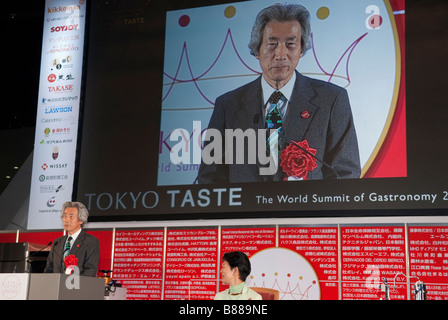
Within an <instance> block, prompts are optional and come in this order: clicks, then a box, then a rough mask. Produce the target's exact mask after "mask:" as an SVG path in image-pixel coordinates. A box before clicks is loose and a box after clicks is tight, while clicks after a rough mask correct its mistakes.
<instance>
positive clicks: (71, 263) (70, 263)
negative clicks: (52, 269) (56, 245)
mask: <svg viewBox="0 0 448 320" xmlns="http://www.w3.org/2000/svg"><path fill="white" fill-rule="evenodd" d="M64 264H65V273H66V274H71V273H72V271H73V269H74V267H76V266H78V258H76V257H75V255H74V254H69V255H68V256H66V257H65V259H64Z"/></svg>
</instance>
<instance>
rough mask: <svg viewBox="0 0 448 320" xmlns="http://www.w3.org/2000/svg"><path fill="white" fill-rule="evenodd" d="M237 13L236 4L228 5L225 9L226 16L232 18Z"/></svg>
mask: <svg viewBox="0 0 448 320" xmlns="http://www.w3.org/2000/svg"><path fill="white" fill-rule="evenodd" d="M235 14H236V8H235V7H234V6H228V7H227V8H226V9H225V10H224V15H225V16H226V18H229V19H230V18H232V17H233V16H234V15H235Z"/></svg>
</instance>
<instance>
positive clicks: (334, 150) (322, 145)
mask: <svg viewBox="0 0 448 320" xmlns="http://www.w3.org/2000/svg"><path fill="white" fill-rule="evenodd" d="M296 75H297V78H296V83H295V85H294V90H293V93H292V95H291V99H290V102H289V105H288V109H287V114H286V116H285V119H284V121H283V132H284V137H285V140H287V139H290V140H294V141H296V142H299V141H302V140H305V139H306V140H307V141H308V144H309V146H310V147H311V148H314V149H317V153H316V157H317V158H319V159H322V160H323V161H325V162H326V163H327V164H329V165H330V166H331V167H332V168H333V170H331V169H328V168H326V167H325V166H323V165H322V164H321V163H319V161H318V162H317V164H318V167H317V168H316V169H315V170H314V171H312V172H310V173H309V174H308V179H309V180H311V179H326V178H335V177H336V175H335V173H334V171H336V172H337V175H339V177H340V178H359V177H360V174H361V168H360V160H359V150H358V140H357V138H356V131H355V127H354V123H353V117H352V112H351V108H350V102H349V99H348V95H347V91H346V90H345V89H343V88H341V87H338V86H336V85H334V84H331V83H328V82H324V81H320V80H316V79H312V78H308V77H305V76H303V75H301V74H300V73H298V72H296ZM261 91H262V89H261V76H260V77H259V78H257V79H256V80H254V81H252V82H250V83H248V84H246V85H244V86H242V87H240V88H237V89H236V90H233V91H231V92H228V93H226V94H224V95H222V96H220V97H218V98H217V99H216V103H215V108H214V111H213V114H212V116H211V119H210V123H209V127H208V128H215V129H217V130H219V131H220V132H221V133H222V137H224V132H225V129H237V128H240V129H242V130H243V131H245V130H247V129H249V128H252V129H255V130H256V131H257V129H263V128H264V126H265V125H264V109H263V108H264V105H263V101H262V92H261ZM223 141H224V139H223ZM285 146H286V145H283V146H282V147H283V148H284V147H285ZM235 151H238V150H235ZM240 152H241V150H240ZM244 152H245V153H246V156H247V148H246V149H245V150H244ZM223 163H224V161H223ZM227 163H228V162H227ZM234 163H235V162H234ZM259 169H260V164H259V163H256V164H248V163H247V161H246V162H245V163H244V164H221V165H216V164H211V165H205V164H204V163H202V164H201V166H200V168H199V174H198V183H217V182H224V183H225V182H255V181H272V180H283V178H284V176H283V173H282V170H281V168H279V169H278V174H276V175H275V176H274V177H272V176H271V177H269V176H263V175H260V171H259Z"/></svg>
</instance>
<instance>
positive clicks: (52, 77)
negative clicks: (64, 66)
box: [47, 73, 57, 82]
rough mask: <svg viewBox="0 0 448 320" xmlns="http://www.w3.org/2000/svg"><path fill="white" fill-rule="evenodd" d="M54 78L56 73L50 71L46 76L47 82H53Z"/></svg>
mask: <svg viewBox="0 0 448 320" xmlns="http://www.w3.org/2000/svg"><path fill="white" fill-rule="evenodd" d="M56 78H57V77H56V75H55V74H54V73H52V74H50V75H49V76H48V78H47V79H48V82H55V81H56Z"/></svg>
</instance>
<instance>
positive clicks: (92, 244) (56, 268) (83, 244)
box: [44, 230, 100, 277]
mask: <svg viewBox="0 0 448 320" xmlns="http://www.w3.org/2000/svg"><path fill="white" fill-rule="evenodd" d="M67 237H68V236H67V235H66V236H63V237H60V238H57V239H56V240H54V242H53V246H52V247H51V250H50V254H49V255H48V258H47V265H46V267H45V270H44V272H45V273H64V272H65V267H63V264H62V255H63V253H64V247H65V241H66V240H67ZM69 254H73V255H75V257H76V258H78V268H79V274H80V275H82V276H89V277H96V276H97V272H98V264H99V260H100V243H99V241H98V239H97V238H96V237H94V236H92V235H90V234H88V233H86V232H85V231H84V230H81V232H80V234H79V235H78V237H77V238H76V240H75V242H74V243H73V245H72V248H71V249H70V253H69Z"/></svg>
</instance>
